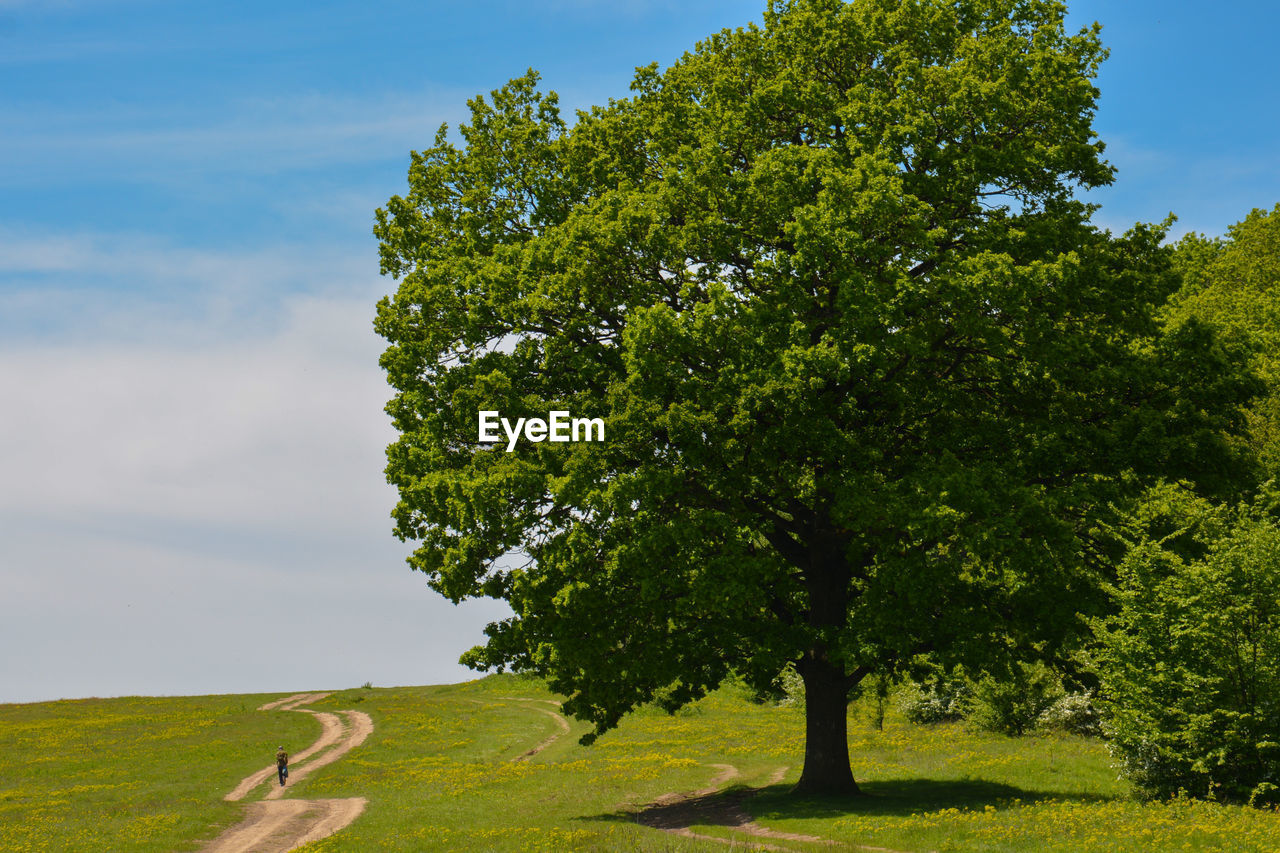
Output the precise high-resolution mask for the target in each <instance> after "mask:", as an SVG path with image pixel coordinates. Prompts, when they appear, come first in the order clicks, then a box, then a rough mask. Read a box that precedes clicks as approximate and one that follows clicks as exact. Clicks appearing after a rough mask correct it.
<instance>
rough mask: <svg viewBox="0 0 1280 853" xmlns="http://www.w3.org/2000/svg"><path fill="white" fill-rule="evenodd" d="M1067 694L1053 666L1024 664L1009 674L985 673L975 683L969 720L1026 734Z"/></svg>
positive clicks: (986, 728) (996, 729)
mask: <svg viewBox="0 0 1280 853" xmlns="http://www.w3.org/2000/svg"><path fill="white" fill-rule="evenodd" d="M1065 695H1066V694H1065V692H1064V691H1063V689H1062V679H1061V678H1059V676H1058V674H1057V673H1055V672H1054V671H1053V670H1051V669H1049V667H1047V666H1045V665H1044V664H1043V663H1039V662H1037V663H1032V664H1020V665H1018V666H1015V667H1013V668H1012V669H1011V670H1010V671H1009V672H1008V674H1006V675H1001V676H996V675H991V674H988V675H984V676H983V677H982V678H980V679H979V680H978V681H977V682H976V683H975V684H974V686H973V701H972V705H971V708H970V711H969V721H970V722H971V723H973V725H974V726H976V727H977V728H978V729H980V730H982V731H987V732H998V733H1000V734H1006V735H1021V734H1026V733H1027V732H1029V731H1031V730H1032V729H1034V728H1035V727H1036V726H1037V725H1038V724H1039V722H1040V718H1041V716H1042V715H1043V714H1044V713H1045V712H1046V711H1049V710H1050V709H1051V708H1053V706H1054V705H1055V704H1056V703H1057V702H1058V701H1059V700H1061V699H1062V698H1063V697H1064V696H1065Z"/></svg>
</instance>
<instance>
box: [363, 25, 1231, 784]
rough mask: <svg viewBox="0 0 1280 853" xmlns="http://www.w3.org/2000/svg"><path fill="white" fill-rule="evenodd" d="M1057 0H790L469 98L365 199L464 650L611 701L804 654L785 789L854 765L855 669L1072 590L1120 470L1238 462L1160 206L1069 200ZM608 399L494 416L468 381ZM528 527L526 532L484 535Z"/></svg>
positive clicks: (940, 645) (1064, 632) (388, 332)
mask: <svg viewBox="0 0 1280 853" xmlns="http://www.w3.org/2000/svg"><path fill="white" fill-rule="evenodd" d="M1064 15H1065V8H1064V6H1063V5H1062V4H1060V3H1056V2H1047V0H966V2H943V0H905V2H904V0H854V2H849V3H845V2H839V0H786V2H783V1H782V0H779V2H771V3H770V4H769V7H768V9H767V10H766V11H765V13H764V22H763V26H761V27H757V26H754V25H752V26H748V27H745V28H741V29H737V30H731V31H723V32H720V33H717V34H715V35H713V36H711V37H710V38H708V39H707V40H705V41H703V42H701V43H700V44H698V46H697V47H696V49H695V50H693V51H692V52H690V53H687V54H686V55H685V56H683V57H682V58H681V59H680V60H679V61H678V62H676V63H675V64H673V65H672V66H671V67H670V68H667V69H665V70H659V69H658V67H657V66H656V65H655V66H649V67H646V68H641V69H638V71H637V74H636V78H635V81H634V83H633V85H632V90H633V91H632V94H631V96H630V97H628V98H624V99H620V100H615V101H610V102H609V103H608V104H607V105H605V106H599V107H595V108H593V109H591V110H590V111H586V112H580V113H578V114H577V116H576V119H575V120H574V121H573V122H572V123H571V124H570V123H568V122H566V121H565V119H564V118H563V117H562V115H561V114H560V111H559V109H558V106H557V100H556V97H555V95H554V94H553V93H542V92H540V91H539V90H538V88H537V80H538V77H537V75H536V74H535V73H533V72H530V73H529V74H528V75H526V76H524V77H522V78H519V79H516V80H513V81H511V82H510V83H509V84H508V85H506V86H505V87H503V88H502V89H499V90H497V91H495V92H493V93H492V96H491V98H489V99H487V100H486V99H484V98H476V99H474V100H473V101H471V102H470V108H471V119H470V122H469V123H468V124H465V125H463V126H462V127H461V128H460V129H459V130H460V140H456V141H454V140H451V139H450V136H449V133H448V131H447V129H446V128H441V130H440V132H439V133H438V134H437V136H436V139H435V143H434V145H433V146H432V147H431V148H429V149H427V150H425V151H422V152H415V153H414V154H413V157H412V165H411V168H410V172H409V192H408V194H407V195H405V196H403V197H402V196H396V197H393V198H391V199H390V201H389V202H388V203H387V205H386V207H385V208H384V209H383V210H380V211H379V212H378V218H377V225H376V228H375V233H376V235H377V236H378V237H379V239H380V241H381V258H382V269H383V272H384V273H388V274H391V275H393V276H395V277H397V278H398V279H399V282H400V283H399V288H398V290H397V292H396V293H395V295H394V296H392V297H391V298H389V299H385V300H383V301H382V302H381V303H380V304H379V307H378V314H377V320H376V328H377V330H378V331H379V333H380V334H382V335H383V336H384V337H385V338H386V339H387V340H388V342H389V346H388V348H387V350H386V353H385V354H384V356H383V358H382V365H383V367H384V368H385V369H386V371H387V374H388V379H389V381H390V383H391V384H392V385H393V386H394V388H395V389H396V395H395V397H394V399H393V400H392V401H391V402H390V403H389V404H388V411H389V412H390V414H391V415H392V418H393V422H394V424H395V426H396V428H397V429H398V430H399V432H400V438H399V440H398V441H397V442H396V443H395V444H393V445H392V446H391V447H390V448H389V449H388V458H389V464H388V468H387V475H388V479H389V480H390V481H391V482H392V483H393V484H395V485H396V486H397V487H398V488H399V491H400V497H401V500H400V502H399V504H398V506H397V507H396V510H395V513H394V517H395V521H396V531H397V533H398V535H400V536H401V537H402V538H405V539H412V540H416V541H418V542H419V546H418V547H417V549H416V550H415V551H414V553H413V555H412V556H411V557H410V563H411V564H412V565H413V566H414V567H415V568H417V569H419V570H421V571H423V572H425V573H426V574H427V576H428V579H429V582H430V583H431V584H432V585H433V586H434V587H435V588H436V589H438V590H440V591H441V592H442V593H444V594H445V595H447V596H449V597H451V598H452V599H454V600H460V599H462V598H465V597H468V596H476V595H487V596H493V597H499V598H503V599H506V600H507V601H509V602H510V604H511V606H512V609H513V611H514V615H513V616H512V617H511V618H510V619H507V620H505V621H503V622H500V623H497V624H494V625H491V626H490V627H489V629H488V636H489V639H488V642H487V644H486V645H485V646H483V647H480V648H477V649H475V650H473V651H472V652H471V653H469V655H468V656H467V657H466V658H465V660H467V662H469V663H471V664H472V665H474V666H477V667H482V668H483V667H495V666H496V667H504V666H507V667H517V668H521V669H526V670H531V671H534V672H537V673H540V674H542V675H544V676H546V677H547V678H548V680H549V682H550V684H551V686H552V687H553V688H554V689H556V690H557V691H559V692H561V693H563V694H565V695H566V696H567V697H568V698H567V700H566V702H565V708H566V710H568V711H570V712H572V713H574V714H576V715H578V716H579V717H582V718H584V719H587V720H590V721H592V722H593V723H594V724H595V727H596V732H597V733H599V732H603V731H605V730H607V729H608V728H609V727H611V726H613V725H615V724H616V723H617V722H618V720H619V719H620V718H621V717H622V716H623V715H624V714H625V713H626V712H627V711H629V710H630V709H632V708H634V707H635V706H636V705H638V704H641V703H645V702H649V701H655V700H657V701H661V702H663V703H665V704H667V705H668V706H671V707H675V706H678V705H680V704H681V703H685V702H688V701H690V700H693V699H695V698H697V697H699V696H701V695H702V694H704V693H705V692H706V691H708V690H711V689H713V688H714V687H715V686H716V685H717V684H719V683H720V682H721V681H722V680H723V679H724V678H725V677H726V676H727V675H728V674H730V673H736V674H738V675H741V676H742V677H744V678H746V679H747V680H748V681H749V682H750V683H752V684H754V685H756V686H757V687H760V688H764V687H766V686H768V685H769V684H770V683H771V682H772V680H773V679H775V678H776V677H777V675H778V673H779V672H780V671H781V670H782V669H783V668H784V667H785V666H786V665H787V664H788V663H789V662H790V663H794V665H795V666H796V669H797V670H798V671H799V673H800V674H801V676H802V677H803V679H804V682H805V688H806V715H807V724H806V732H807V741H806V754H805V767H804V772H803V775H802V777H801V782H800V788H801V789H802V790H807V791H828V792H829V791H850V790H856V786H855V785H854V782H853V777H852V774H851V771H850V767H849V759H848V751H847V748H846V745H845V725H846V724H845V707H846V702H847V699H848V697H849V695H850V692H851V691H852V690H854V689H856V687H857V685H858V684H859V683H860V682H861V680H862V679H863V678H864V677H865V676H866V675H868V674H870V673H881V674H889V675H893V674H895V673H900V672H902V671H904V669H906V668H908V667H910V666H911V665H912V660H913V658H914V657H915V656H916V655H918V654H920V653H922V652H932V653H933V654H934V655H936V656H938V657H939V659H941V660H942V661H944V662H952V663H954V662H964V663H966V664H969V665H971V666H982V665H986V664H989V663H993V662H998V661H1000V660H1002V659H1005V658H1007V657H1008V656H1009V655H1010V654H1032V653H1033V651H1032V650H1035V649H1043V648H1045V647H1046V646H1047V645H1052V644H1054V643H1056V642H1061V641H1062V640H1063V639H1064V638H1066V637H1069V636H1071V635H1072V633H1073V632H1075V631H1077V630H1079V629H1080V626H1081V624H1082V621H1081V619H1080V616H1079V614H1080V613H1081V612H1088V611H1089V610H1090V608H1091V606H1092V603H1093V602H1095V601H1097V595H1098V590H1099V582H1100V579H1101V578H1102V576H1103V575H1104V574H1105V573H1106V571H1107V566H1108V565H1109V564H1110V560H1111V559H1112V558H1113V556H1114V554H1113V553H1112V552H1111V551H1110V550H1109V543H1108V542H1107V541H1106V540H1105V539H1104V538H1103V537H1101V536H1100V535H1099V534H1098V530H1099V527H1098V525H1099V523H1100V521H1101V520H1102V519H1103V518H1104V516H1105V515H1106V514H1107V513H1108V512H1109V511H1110V510H1109V508H1110V507H1112V506H1113V505H1114V504H1115V502H1116V501H1117V500H1119V499H1121V498H1123V497H1124V496H1125V495H1127V494H1131V493H1133V492H1135V491H1136V489H1137V488H1138V487H1139V486H1140V485H1141V484H1142V483H1143V482H1145V481H1147V480H1150V479H1152V478H1155V477H1159V476H1172V477H1179V478H1190V479H1199V480H1200V481H1202V482H1204V483H1206V484H1208V485H1210V486H1212V485H1213V484H1214V483H1221V482H1223V481H1224V480H1225V479H1229V478H1230V477H1231V476H1232V471H1233V469H1232V467H1231V464H1232V463H1231V455H1230V450H1229V448H1228V447H1227V446H1226V444H1225V442H1224V441H1223V438H1222V436H1223V435H1224V434H1225V433H1230V432H1231V431H1233V430H1238V429H1239V428H1240V416H1239V413H1238V409H1237V406H1238V403H1239V401H1240V400H1241V399H1243V398H1244V397H1246V396H1247V395H1248V393H1249V392H1250V385H1249V383H1248V382H1247V381H1245V380H1243V379H1241V378H1240V377H1239V374H1238V370H1237V367H1238V365H1237V364H1236V362H1235V361H1233V359H1232V357H1231V356H1230V354H1229V353H1228V352H1226V351H1224V350H1223V349H1222V348H1220V347H1218V346H1217V345H1216V344H1215V343H1214V340H1213V337H1212V335H1211V334H1210V333H1209V332H1208V331H1207V330H1206V329H1205V328H1204V327H1203V326H1201V325H1199V324H1198V323H1196V322H1195V321H1188V322H1184V323H1180V324H1178V325H1176V326H1171V327H1169V328H1167V329H1166V328H1164V327H1162V326H1161V325H1160V323H1159V322H1158V321H1157V318H1156V311H1157V308H1158V307H1159V306H1160V305H1162V304H1163V303H1164V302H1165V300H1166V298H1167V297H1168V295H1169V293H1170V292H1171V291H1172V290H1174V289H1175V288H1176V287H1177V285H1178V276H1177V275H1176V272H1175V270H1174V269H1173V267H1172V265H1171V261H1170V253H1169V252H1168V251H1167V250H1165V249H1162V248H1161V246H1160V243H1161V240H1162V238H1163V231H1162V229H1161V228H1158V227H1149V226H1140V227H1135V228H1134V229H1133V230H1132V231H1130V232H1129V233H1127V234H1125V235H1123V236H1115V235H1112V234H1110V233H1107V232H1101V231H1099V230H1097V229H1095V228H1094V227H1092V226H1091V225H1090V224H1089V221H1088V218H1089V214H1090V212H1091V211H1090V208H1089V207H1088V206H1086V205H1085V204H1083V203H1081V202H1080V201H1078V200H1076V198H1075V193H1076V192H1077V190H1079V189H1082V188H1083V189H1087V188H1089V187H1094V186H1098V185H1101V184H1106V183H1108V182H1110V180H1111V178H1112V170H1111V168H1110V167H1109V166H1108V165H1107V164H1106V163H1105V161H1104V160H1103V159H1102V157H1101V155H1102V150H1103V146H1102V143H1101V142H1100V141H1098V140H1097V138H1096V136H1095V134H1094V132H1093V129H1092V118H1093V113H1094V107H1095V98H1096V96H1097V90H1096V89H1095V88H1094V86H1093V84H1092V78H1093V76H1094V74H1095V72H1096V70H1097V68H1098V64H1099V63H1100V62H1101V60H1102V59H1103V56H1104V50H1103V49H1102V47H1101V45H1100V41H1099V31H1098V28H1097V27H1096V26H1095V27H1093V28H1089V29H1085V30H1083V31H1081V32H1078V33H1068V32H1066V30H1065V29H1064V23H1063V18H1064ZM481 410H499V411H501V412H502V413H503V415H504V416H506V417H510V418H512V419H513V420H514V419H515V418H517V417H535V416H536V417H546V415H547V413H548V412H549V411H552V410H563V411H569V412H572V413H573V415H574V416H575V417H576V416H581V417H599V418H602V419H603V420H604V422H605V424H606V440H605V441H603V442H599V443H586V442H579V443H572V442H569V443H551V442H540V443H532V442H521V443H518V444H517V446H516V447H515V449H514V450H513V451H512V452H507V449H506V444H505V442H502V443H498V444H488V443H482V442H480V441H479V440H478V434H477V413H478V412H479V411H481ZM513 552H514V553H517V554H521V555H523V556H524V557H525V558H526V559H525V560H524V561H523V562H521V563H519V564H513V563H512V562H510V561H509V560H508V561H503V559H502V558H503V557H504V555H509V554H511V553H513Z"/></svg>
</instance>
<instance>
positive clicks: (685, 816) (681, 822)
mask: <svg viewBox="0 0 1280 853" xmlns="http://www.w3.org/2000/svg"><path fill="white" fill-rule="evenodd" d="M707 766H708V767H714V768H716V769H717V770H719V771H720V772H719V773H717V774H716V775H715V777H714V778H712V780H711V782H710V783H709V784H708V786H707V787H705V788H701V789H699V790H697V791H689V792H687V793H674V794H663V795H662V796H661V797H658V798H657V799H656V800H654V801H653V802H652V803H650V804H649V805H648V806H646V807H645V808H644V809H642V810H641V811H640V813H639V814H638V815H636V821H637V822H638V823H640V824H642V825H644V826H648V827H651V828H653V829H661V830H662V831H663V832H669V833H671V834H672V835H679V836H682V837H684V838H696V839H698V840H700V841H715V842H718V843H720V844H728V845H730V846H731V847H736V846H737V845H739V844H741V845H743V846H744V847H745V848H746V849H748V850H780V851H795V850H797V849H800V848H795V847H779V846H778V845H776V844H770V843H768V841H799V842H805V843H808V844H824V845H840V842H838V841H832V840H830V839H828V838H819V837H818V836H816V835H802V834H801V833H798V832H780V831H778V830H776V829H770V828H769V827H767V826H761V825H760V824H758V823H756V822H755V821H754V820H753V819H752V818H751V815H749V814H747V812H746V810H745V809H743V808H742V803H743V801H744V800H746V799H748V798H750V797H752V796H754V795H756V794H758V793H760V789H744V790H741V791H734V792H730V793H725V792H724V791H723V790H721V789H722V787H723V786H724V784H725V783H726V782H728V781H730V780H732V779H736V778H737V777H738V776H740V775H741V774H740V773H739V772H738V768H736V767H734V766H733V765H732V764H708V765H707ZM786 774H787V768H786V767H779V768H778V769H777V770H775V771H774V772H773V773H772V774H771V775H770V776H769V778H768V779H766V780H765V785H777V784H779V783H781V782H782V780H783V778H784V777H785V776H786ZM699 825H700V826H723V827H727V828H728V829H729V830H731V831H732V832H734V833H743V834H744V835H747V836H748V838H746V839H744V838H742V837H741V836H732V837H728V838H723V837H721V836H718V835H703V834H702V833H698V832H694V831H693V829H691V827H694V826H699ZM755 839H762V840H760V841H756V840H755ZM763 839H767V841H766V840H763ZM841 846H843V847H844V848H845V849H848V850H865V851H872V853H903V851H899V850H891V849H890V848H888V847H869V846H865V845H861V844H852V845H841ZM803 849H808V848H803Z"/></svg>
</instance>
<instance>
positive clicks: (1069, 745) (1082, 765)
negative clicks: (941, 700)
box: [0, 676, 1280, 853]
mask: <svg viewBox="0 0 1280 853" xmlns="http://www.w3.org/2000/svg"><path fill="white" fill-rule="evenodd" d="M284 696H285V694H276V695H254V696H205V697H180V698H136V697H134V698H123V699H109V700H99V699H92V700H79V701H64V702H49V703H37V704H29V705H0V850H5V851H14V853H27V851H63V850H67V851H82V850H113V851H121V853H123V852H124V851H195V850H198V849H200V847H201V846H202V845H204V844H206V843H208V842H209V841H210V840H211V839H213V838H215V837H217V836H218V835H219V834H221V833H222V832H224V831H225V830H227V828H228V827H231V826H233V825H235V824H237V823H238V822H239V821H240V820H241V819H242V817H243V816H244V810H245V808H246V805H245V804H244V803H236V802H227V801H225V800H224V799H223V798H224V796H226V795H227V794H228V793H229V792H230V791H232V790H233V789H235V788H236V786H237V784H238V783H239V782H240V781H241V780H243V779H245V778H246V777H247V776H250V775H251V774H253V773H254V772H255V771H258V770H260V769H261V768H262V767H263V766H264V764H265V763H266V762H268V761H269V760H270V758H271V755H272V754H274V749H275V747H276V745H277V744H279V743H284V744H286V745H287V746H288V747H291V748H292V749H293V750H294V751H298V750H301V749H302V748H304V747H305V746H306V745H308V744H310V743H312V742H314V741H316V739H317V738H318V737H319V736H320V734H321V725H320V723H319V721H318V720H317V719H316V718H315V717H314V716H313V715H310V714H296V713H280V712H275V713H272V712H264V711H259V710H257V709H258V708H259V707H260V706H262V705H264V704H267V703H269V702H272V701H274V700H279V699H281V698H284ZM555 702H556V697H554V696H552V695H550V694H549V693H547V692H546V691H545V690H544V689H543V688H542V687H541V686H540V685H538V684H536V683H534V682H531V681H528V680H525V679H520V678H516V677H513V676H492V677H489V678H485V679H481V680H479V681H474V682H468V683H466V684H459V685H448V686H437V687H414V688H385V689H378V688H373V689H370V688H356V689H352V690H341V691H335V692H333V693H332V694H331V695H329V696H327V697H325V698H322V699H319V700H318V701H315V702H313V703H310V704H308V705H307V708H308V709H310V710H312V711H316V712H322V713H336V712H338V711H342V710H349V709H358V710H360V711H361V712H363V713H364V714H367V715H368V716H369V718H370V719H371V720H372V723H373V730H372V733H371V734H369V736H368V737H367V739H366V740H365V741H364V742H363V743H362V744H360V745H359V746H358V747H356V748H354V749H352V750H351V751H350V752H349V753H347V754H345V755H344V756H343V757H342V758H341V760H339V761H336V762H334V763H332V764H329V765H328V766H324V767H321V768H317V769H316V770H315V771H314V772H313V773H311V774H310V775H306V776H304V778H301V779H299V780H297V782H296V787H294V788H292V789H291V790H290V791H289V793H288V796H290V797H297V798H305V799H307V800H338V799H350V798H357V797H362V798H365V799H366V800H367V801H368V806H367V808H366V810H365V812H364V813H363V814H362V815H361V816H360V817H359V818H358V819H356V820H355V822H354V823H352V824H350V825H349V826H347V827H346V828H344V829H343V830H341V831H340V832H338V833H337V834H335V835H332V836H330V837H328V838H324V839H321V840H318V841H314V842H311V843H309V844H306V845H304V846H303V847H301V848H299V849H300V850H302V851H305V853H321V851H325V852H326V853H367V851H370V850H389V851H430V850H442V851H443V850H499V851H506V850H509V851H525V850H547V851H559V850H575V849H576V850H643V851H649V850H726V849H730V844H731V845H732V847H733V848H736V849H745V848H746V847H747V846H748V845H766V846H767V848H772V849H783V850H831V849H859V848H863V849H865V848H866V847H872V848H875V847H878V848H887V849H891V850H899V851H923V850H939V851H941V850H982V851H1021V850H1027V851H1030V850H1057V851H1117V850H1119V851H1125V850H1132V851H1149V850H1181V849H1188V850H1231V851H1257V850H1274V849H1276V847H1277V844H1278V842H1277V839H1280V814H1277V813H1276V812H1274V811H1256V810H1252V809H1248V808H1244V807H1240V806H1224V805H1216V804H1206V803H1193V802H1186V801H1175V802H1170V803H1140V802H1137V801H1135V800H1133V799H1131V798H1130V797H1129V796H1128V792H1127V789H1126V787H1125V786H1124V784H1123V783H1122V782H1120V781H1118V780H1117V779H1116V776H1115V772H1114V770H1113V769H1112V767H1111V766H1110V759H1109V758H1108V756H1107V754H1106V750H1105V747H1104V745H1103V744H1102V743H1100V742H1098V741H1096V740H1090V739H1085V738H1078V737H1071V736H1043V737H1039V736H1038V737H1026V738H1017V739H1014V738H1007V737H1003V736H996V735H986V734H978V733H974V732H971V731H969V730H967V729H966V728H965V727H964V726H963V725H959V724H955V725H940V726H916V725H912V724H909V723H907V722H905V721H904V720H903V719H902V718H901V717H900V716H898V715H896V714H895V713H893V711H892V709H890V713H889V715H888V717H887V718H886V722H885V726H884V730H883V731H878V730H876V729H875V728H873V727H872V726H871V724H870V722H869V720H870V714H869V712H868V710H867V709H866V708H865V707H863V706H861V705H857V704H855V705H854V706H852V707H851V709H850V715H851V719H850V734H851V737H850V740H851V744H850V746H851V751H852V756H853V766H854V772H855V774H856V775H857V777H858V780H859V782H860V784H862V786H863V788H864V789H865V791H866V792H867V793H868V794H869V796H867V797H863V798H860V799H858V800H855V801H853V802H832V801H822V800H807V801H796V800H794V799H792V798H790V797H788V796H787V795H786V791H787V789H788V786H789V785H790V784H791V783H794V781H795V779H796V778H797V777H798V775H799V770H800V767H799V764H800V756H801V754H802V748H803V742H802V739H803V729H804V725H803V720H802V718H801V715H800V713H799V712H798V711H797V710H796V709H794V708H789V707H779V706H774V705H758V704H754V703H752V702H750V701H749V700H748V698H747V697H746V696H745V695H743V694H742V693H741V692H740V691H737V690H734V689H732V688H730V689H725V690H722V691H721V692H719V693H717V694H716V695H714V696H711V697H708V698H707V699H705V700H703V701H702V702H700V703H698V705H696V706H694V707H693V708H691V709H688V710H686V711H685V712H682V713H680V714H678V715H676V716H668V715H666V714H664V713H662V712H660V711H656V710H648V709H646V710H642V711H641V712H639V713H637V714H635V715H633V716H632V717H631V718H629V719H627V720H626V721H624V723H623V725H622V727H621V728H620V729H619V730H617V731H615V732H611V733H609V734H608V735H606V736H604V737H603V738H601V739H600V741H599V742H598V743H597V744H596V745H594V746H592V747H583V746H580V745H578V743H577V742H576V741H577V735H579V734H581V733H582V732H583V731H584V727H583V726H582V724H580V723H577V722H573V721H565V720H564V719H563V718H562V717H561V716H560V715H559V714H558V713H557V709H556V705H555ZM566 728H567V729H568V731H566ZM270 790H271V788H270V787H269V786H265V785H260V786H258V787H257V788H256V789H255V790H254V791H253V792H251V793H250V794H249V795H248V796H247V798H246V801H245V802H247V803H253V802H258V801H261V799H262V798H263V797H264V795H265V794H266V793H267V792H269V791H270ZM250 807H251V806H250ZM726 842H729V844H726Z"/></svg>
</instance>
